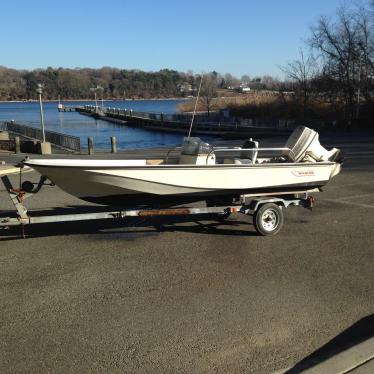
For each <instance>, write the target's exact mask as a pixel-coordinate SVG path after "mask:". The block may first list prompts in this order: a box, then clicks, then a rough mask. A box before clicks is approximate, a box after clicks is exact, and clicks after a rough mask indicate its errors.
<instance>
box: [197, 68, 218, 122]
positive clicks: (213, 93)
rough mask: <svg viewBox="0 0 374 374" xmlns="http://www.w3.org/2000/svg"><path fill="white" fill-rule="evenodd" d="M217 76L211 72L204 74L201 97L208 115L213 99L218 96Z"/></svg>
mask: <svg viewBox="0 0 374 374" xmlns="http://www.w3.org/2000/svg"><path fill="white" fill-rule="evenodd" d="M217 86H218V84H217V77H216V75H215V74H213V73H210V74H207V75H204V77H203V81H202V85H201V93H200V95H201V98H202V99H203V102H204V104H205V106H206V110H207V112H208V116H209V115H210V111H211V107H212V101H213V99H214V98H215V97H217Z"/></svg>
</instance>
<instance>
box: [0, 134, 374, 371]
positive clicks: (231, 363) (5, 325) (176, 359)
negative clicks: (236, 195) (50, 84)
mask: <svg viewBox="0 0 374 374" xmlns="http://www.w3.org/2000/svg"><path fill="white" fill-rule="evenodd" d="M329 142H330V143H331V144H335V145H339V146H341V147H342V148H343V149H344V150H345V152H346V161H345V165H344V169H343V172H342V173H341V174H340V175H339V176H338V177H336V178H335V179H334V180H333V181H332V182H331V184H329V185H328V186H327V187H326V188H325V192H324V193H321V194H316V196H315V197H316V199H317V204H316V208H315V209H314V210H313V212H310V211H308V210H306V209H301V208H290V209H288V210H287V211H286V214H285V221H286V223H285V226H284V228H283V229H282V231H281V232H280V233H279V234H278V235H277V236H274V237H260V236H257V234H256V232H255V230H254V228H253V226H252V224H251V219H250V218H249V217H248V218H247V217H243V216H233V217H230V218H229V219H228V220H227V221H225V222H219V221H216V220H213V219H211V218H206V219H198V220H196V219H181V218H179V219H171V220H170V219H168V220H166V219H162V220H146V221H139V220H132V221H131V222H129V224H128V225H127V226H124V227H121V226H119V225H117V224H114V223H105V224H100V223H98V222H94V223H92V222H91V223H88V222H85V223H83V222H82V223H74V224H58V225H55V224H54V225H43V226H34V227H30V228H28V229H27V233H28V238H27V239H18V238H17V237H15V236H14V234H16V233H17V231H14V230H11V231H0V268H1V271H0V293H1V294H0V297H1V304H0V352H1V354H0V371H1V372H2V373H24V372H27V373H84V372H94V373H176V372H178V373H271V372H273V371H275V370H279V369H282V368H285V367H292V366H293V365H295V364H297V362H299V361H300V360H302V359H303V358H305V357H306V356H308V355H309V354H311V353H312V352H314V351H315V350H317V349H318V348H319V347H321V346H322V345H324V344H325V343H327V342H328V341H330V340H331V339H333V338H334V337H336V336H338V335H339V334H341V333H342V331H344V330H346V329H348V328H350V327H351V326H353V325H354V324H356V323H357V322H358V321H372V318H371V317H372V316H373V310H374V290H373V284H374V265H373V264H374V261H373V260H374V244H373V243H374V230H373V227H374V142H373V138H372V137H371V138H369V137H364V138H358V137H356V138H352V137H340V138H331V137H330V138H329ZM2 159H4V160H8V161H9V162H11V161H13V160H14V156H6V155H5V156H2ZM28 177H30V178H33V177H36V173H29V175H28ZM12 180H13V181H14V182H15V181H16V177H12ZM28 206H29V208H30V210H33V209H40V210H44V211H45V210H49V211H53V210H56V211H57V212H61V211H72V210H73V209H86V210H89V209H90V207H88V206H87V205H86V204H85V203H84V202H81V201H79V200H77V199H75V198H73V197H71V196H69V195H67V194H65V193H64V192H62V191H61V190H59V189H58V188H57V187H46V188H45V189H44V191H42V192H41V193H40V194H39V195H36V196H35V197H33V198H32V199H30V201H29V203H28ZM52 207H53V208H57V209H53V208H52ZM0 208H1V210H0V214H1V215H6V214H7V212H6V211H7V210H9V209H11V203H10V201H9V199H8V197H7V195H6V193H5V191H4V188H3V187H2V186H1V187H0ZM365 323H366V322H365ZM367 323H369V322H367ZM370 323H371V324H372V322H370Z"/></svg>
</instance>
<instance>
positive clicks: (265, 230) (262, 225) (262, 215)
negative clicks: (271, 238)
mask: <svg viewBox="0 0 374 374" xmlns="http://www.w3.org/2000/svg"><path fill="white" fill-rule="evenodd" d="M283 221H284V218H283V211H282V208H281V207H280V206H278V205H277V204H274V203H266V204H263V205H261V206H260V208H259V209H258V210H257V211H256V212H255V214H254V216H253V224H254V226H255V229H256V231H257V232H258V233H259V234H261V235H265V236H266V235H275V234H277V233H278V232H279V231H280V229H281V228H282V226H283Z"/></svg>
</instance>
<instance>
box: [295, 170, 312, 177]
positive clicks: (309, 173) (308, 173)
mask: <svg viewBox="0 0 374 374" xmlns="http://www.w3.org/2000/svg"><path fill="white" fill-rule="evenodd" d="M292 174H293V175H294V176H295V177H313V176H314V175H315V174H314V170H302V171H300V170H295V171H293V172H292Z"/></svg>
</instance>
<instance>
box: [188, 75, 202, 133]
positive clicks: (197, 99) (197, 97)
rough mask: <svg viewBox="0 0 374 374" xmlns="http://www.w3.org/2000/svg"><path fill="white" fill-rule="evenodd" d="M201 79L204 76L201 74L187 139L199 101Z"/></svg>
mask: <svg viewBox="0 0 374 374" xmlns="http://www.w3.org/2000/svg"><path fill="white" fill-rule="evenodd" d="M203 77H204V74H201V79H200V84H199V89H198V91H197V96H196V101H195V108H194V110H193V113H192V118H191V125H190V131H189V132H188V137H191V131H192V125H193V120H194V118H195V113H196V107H197V102H198V101H199V96H200V89H201V83H202V82H203Z"/></svg>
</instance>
